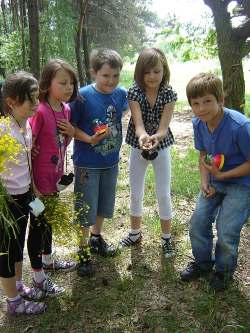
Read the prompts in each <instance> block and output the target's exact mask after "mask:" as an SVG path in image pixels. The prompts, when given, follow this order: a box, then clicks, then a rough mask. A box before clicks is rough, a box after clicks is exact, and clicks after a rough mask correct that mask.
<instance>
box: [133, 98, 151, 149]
mask: <svg viewBox="0 0 250 333" xmlns="http://www.w3.org/2000/svg"><path fill="white" fill-rule="evenodd" d="M129 107H130V110H131V117H132V119H133V123H134V125H135V134H136V136H137V137H138V140H139V146H140V148H144V145H145V144H147V143H148V139H149V135H148V134H147V132H146V131H145V127H144V124H143V120H142V113H141V107H140V104H139V103H138V102H136V101H129Z"/></svg>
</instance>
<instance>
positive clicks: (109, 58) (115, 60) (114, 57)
mask: <svg viewBox="0 0 250 333" xmlns="http://www.w3.org/2000/svg"><path fill="white" fill-rule="evenodd" d="M104 64H108V65H109V66H110V67H111V68H115V69H116V68H119V69H120V70H121V69H122V66H123V62H122V58H121V56H120V55H119V53H117V52H116V51H115V50H112V49H105V48H99V49H95V50H93V51H92V52H91V54H90V66H91V68H92V69H93V70H94V71H95V72H97V71H99V70H100V69H101V68H102V66H103V65H104Z"/></svg>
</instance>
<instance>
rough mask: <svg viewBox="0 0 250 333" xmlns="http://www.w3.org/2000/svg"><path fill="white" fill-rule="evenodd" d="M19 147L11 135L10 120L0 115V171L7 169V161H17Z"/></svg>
mask: <svg viewBox="0 0 250 333" xmlns="http://www.w3.org/2000/svg"><path fill="white" fill-rule="evenodd" d="M21 148H22V147H21V145H20V144H19V143H18V142H17V140H16V139H15V138H14V137H13V136H12V135H11V129H10V120H9V119H8V118H4V117H0V173H1V172H3V171H7V170H6V162H7V161H17V156H18V154H19V152H20V150H21Z"/></svg>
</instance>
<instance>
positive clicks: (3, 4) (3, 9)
mask: <svg viewBox="0 0 250 333" xmlns="http://www.w3.org/2000/svg"><path fill="white" fill-rule="evenodd" d="M1 10H2V14H3V28H4V33H5V34H7V33H8V27H7V21H6V6H5V2H4V0H2V1H1Z"/></svg>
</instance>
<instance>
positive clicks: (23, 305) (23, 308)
mask: <svg viewBox="0 0 250 333" xmlns="http://www.w3.org/2000/svg"><path fill="white" fill-rule="evenodd" d="M6 302H7V312H8V314H10V315H12V316H16V315H21V314H25V315H35V314H40V313H43V312H45V311H46V309H47V306H46V305H45V304H44V303H35V302H33V301H25V300H24V299H23V298H22V297H20V298H19V299H17V300H16V301H9V300H8V299H7V300H6Z"/></svg>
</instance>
